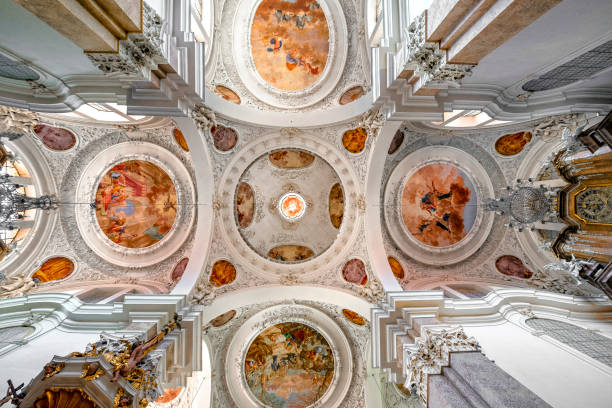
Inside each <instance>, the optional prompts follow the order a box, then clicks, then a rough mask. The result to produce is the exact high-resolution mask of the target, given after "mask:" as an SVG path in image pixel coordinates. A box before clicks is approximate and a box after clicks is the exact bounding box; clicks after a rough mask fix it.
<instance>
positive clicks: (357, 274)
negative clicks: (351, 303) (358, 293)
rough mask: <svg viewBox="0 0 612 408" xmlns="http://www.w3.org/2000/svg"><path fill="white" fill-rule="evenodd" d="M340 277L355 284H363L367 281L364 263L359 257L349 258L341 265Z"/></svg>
mask: <svg viewBox="0 0 612 408" xmlns="http://www.w3.org/2000/svg"><path fill="white" fill-rule="evenodd" d="M342 277H343V278H344V280H345V281H347V282H350V283H354V284H356V285H365V284H366V283H367V282H368V274H367V273H366V269H365V264H364V263H363V261H362V260H361V259H357V258H355V259H351V260H349V261H347V262H346V263H345V264H344V266H343V267H342Z"/></svg>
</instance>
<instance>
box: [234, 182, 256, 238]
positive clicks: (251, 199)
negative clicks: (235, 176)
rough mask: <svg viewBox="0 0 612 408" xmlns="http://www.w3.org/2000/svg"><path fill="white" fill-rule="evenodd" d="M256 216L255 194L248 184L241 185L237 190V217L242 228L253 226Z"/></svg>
mask: <svg viewBox="0 0 612 408" xmlns="http://www.w3.org/2000/svg"><path fill="white" fill-rule="evenodd" d="M254 214H255V193H254V192H253V188H252V187H251V186H250V185H249V184H247V183H240V184H239V185H238V188H237V189H236V217H237V218H238V225H239V226H240V228H246V227H248V226H249V225H251V221H253V215H254Z"/></svg>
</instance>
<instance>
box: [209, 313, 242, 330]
mask: <svg viewBox="0 0 612 408" xmlns="http://www.w3.org/2000/svg"><path fill="white" fill-rule="evenodd" d="M234 316H236V311H235V310H233V309H232V310H230V311H229V312H225V313H223V314H220V315H219V316H217V317H215V318H214V319H212V320H211V321H210V324H211V325H212V326H213V327H221V326H223V325H224V324H226V323H228V322H229V321H230V320H232V319H233V318H234Z"/></svg>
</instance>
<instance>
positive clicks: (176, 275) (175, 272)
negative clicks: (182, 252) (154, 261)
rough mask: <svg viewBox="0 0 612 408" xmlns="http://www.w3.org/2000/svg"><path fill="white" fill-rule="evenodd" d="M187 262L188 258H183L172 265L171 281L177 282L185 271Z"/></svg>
mask: <svg viewBox="0 0 612 408" xmlns="http://www.w3.org/2000/svg"><path fill="white" fill-rule="evenodd" d="M188 263H189V258H183V259H181V260H180V261H178V263H177V264H176V265H175V266H174V269H172V275H171V279H172V281H173V282H178V281H179V280H181V278H182V277H183V274H184V273H185V269H187V264H188Z"/></svg>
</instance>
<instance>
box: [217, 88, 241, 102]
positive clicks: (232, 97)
mask: <svg viewBox="0 0 612 408" xmlns="http://www.w3.org/2000/svg"><path fill="white" fill-rule="evenodd" d="M215 93H216V94H217V95H219V96H220V97H222V98H223V99H225V100H226V101H229V102H232V103H235V104H236V105H240V102H242V101H241V100H240V97H239V96H238V94H237V93H236V92H234V91H232V90H231V89H229V88H228V87H226V86H223V85H217V86H215Z"/></svg>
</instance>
